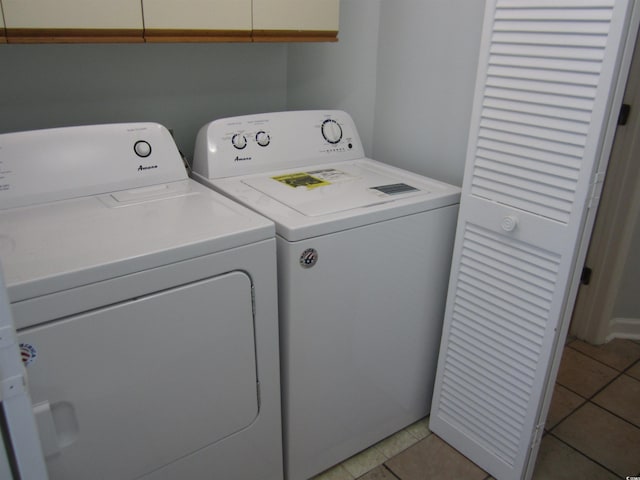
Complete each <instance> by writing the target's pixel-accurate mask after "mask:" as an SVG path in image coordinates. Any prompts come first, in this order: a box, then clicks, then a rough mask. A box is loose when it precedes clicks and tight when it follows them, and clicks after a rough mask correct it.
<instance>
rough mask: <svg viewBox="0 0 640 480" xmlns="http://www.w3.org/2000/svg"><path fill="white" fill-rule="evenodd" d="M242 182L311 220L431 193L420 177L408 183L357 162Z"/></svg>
mask: <svg viewBox="0 0 640 480" xmlns="http://www.w3.org/2000/svg"><path fill="white" fill-rule="evenodd" d="M242 183H244V184H246V185H248V186H250V187H252V188H254V189H256V190H258V191H260V192H261V193H263V194H265V195H267V196H269V197H271V198H273V199H274V200H276V201H278V202H280V203H282V204H284V205H286V206H288V207H289V208H292V209H294V210H296V211H297V212H299V213H301V214H303V215H305V216H308V217H318V216H322V215H329V214H333V213H338V212H344V211H348V210H353V209H356V208H363V207H370V206H374V205H380V204H384V203H389V202H393V201H395V200H398V199H401V198H402V199H404V198H407V197H411V196H416V195H424V194H428V193H430V191H431V189H430V186H429V184H428V183H426V182H420V181H418V179H417V178H415V179H411V180H408V179H407V178H401V177H400V176H399V175H394V174H393V173H391V172H385V171H382V170H380V169H378V168H376V166H375V165H374V164H371V163H364V162H357V161H356V162H342V163H341V164H339V165H335V164H334V165H328V166H320V167H318V166H316V167H310V168H306V169H305V168H301V169H296V170H292V171H288V172H280V173H277V174H274V173H272V174H268V175H265V176H260V177H249V178H245V179H243V180H242Z"/></svg>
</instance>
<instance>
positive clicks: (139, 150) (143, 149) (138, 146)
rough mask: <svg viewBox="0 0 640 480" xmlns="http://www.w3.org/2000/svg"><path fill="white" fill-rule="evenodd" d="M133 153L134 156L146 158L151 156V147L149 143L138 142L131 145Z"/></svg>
mask: <svg viewBox="0 0 640 480" xmlns="http://www.w3.org/2000/svg"><path fill="white" fill-rule="evenodd" d="M133 151H134V152H136V155H138V156H139V157H142V158H146V157H148V156H149V155H151V145H149V142H145V141H144V140H138V141H137V142H136V143H135V144H134V145H133Z"/></svg>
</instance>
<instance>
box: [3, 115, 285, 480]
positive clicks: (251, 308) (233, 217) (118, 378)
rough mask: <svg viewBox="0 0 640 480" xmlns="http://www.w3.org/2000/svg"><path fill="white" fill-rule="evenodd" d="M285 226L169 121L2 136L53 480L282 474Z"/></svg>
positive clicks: (31, 380) (10, 265) (17, 271)
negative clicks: (195, 169)
mask: <svg viewBox="0 0 640 480" xmlns="http://www.w3.org/2000/svg"><path fill="white" fill-rule="evenodd" d="M274 234H275V231H274V225H273V223H272V222H271V221H269V220H267V219H265V218H263V217H261V216H260V215H257V214H256V213H254V212H252V211H250V210H249V209H247V208H245V207H242V206H240V205H238V204H236V203H234V202H232V201H230V200H228V199H227V198H224V197H223V196H222V195H219V194H216V193H215V192H213V191H211V190H210V189H207V188H205V187H203V186H202V185H200V184H198V183H196V182H194V181H193V180H191V179H189V178H188V177H187V175H186V170H185V168H184V164H183V162H182V158H181V156H180V154H179V152H178V150H177V148H176V146H175V144H174V142H173V139H172V138H171V136H170V134H169V132H168V130H167V129H165V128H164V127H162V126H160V125H158V124H153V123H132V124H112V125H99V126H85V127H69V128H60V129H51V130H38V131H30V132H21V133H9V134H4V135H0V261H1V262H2V264H3V267H4V272H5V278H6V283H7V290H8V296H9V300H10V303H11V309H12V311H13V314H14V317H15V323H16V329H17V331H18V338H19V341H20V342H21V351H22V358H23V361H24V363H25V365H26V371H27V374H28V386H29V390H30V394H31V398H32V401H33V403H34V412H35V419H36V423H37V426H38V430H39V435H40V440H41V444H42V449H43V452H44V454H45V456H46V465H47V470H48V473H49V477H50V478H51V479H52V480H54V479H59V480H86V479H89V478H95V479H97V478H100V479H118V480H123V479H147V480H161V479H162V480H169V479H171V480H175V479H181V478H185V479H186V478H189V479H210V478H224V479H225V480H227V479H237V480H247V479H255V480H264V479H273V480H279V479H282V477H283V472H282V448H281V414H280V384H279V352H278V324H277V321H278V319H277V298H276V297H277V292H276V263H275V262H276V246H275V238H274Z"/></svg>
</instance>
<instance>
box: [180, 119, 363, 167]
mask: <svg viewBox="0 0 640 480" xmlns="http://www.w3.org/2000/svg"><path fill="white" fill-rule="evenodd" d="M363 157H364V150H363V148H362V144H361V142H360V137H359V136H358V131H357V130H356V127H355V124H354V123H353V119H352V118H351V116H349V114H347V113H346V112H343V111H341V110H306V111H292V112H276V113H266V114H258V115H245V116H240V117H231V118H225V119H221V120H215V121H213V122H210V123H208V124H206V125H205V126H204V127H202V128H201V129H200V131H199V132H198V136H197V139H196V146H195V152H194V158H193V171H194V172H196V173H198V174H199V175H201V176H203V177H205V178H208V179H214V178H225V177H233V176H237V175H249V174H254V173H263V172H271V171H276V170H279V169H288V168H293V167H297V166H302V165H310V164H314V165H318V164H322V163H332V162H339V161H344V160H356V159H358V158H363Z"/></svg>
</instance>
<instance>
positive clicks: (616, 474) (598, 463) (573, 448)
mask: <svg viewBox="0 0 640 480" xmlns="http://www.w3.org/2000/svg"><path fill="white" fill-rule="evenodd" d="M548 435H551V436H552V437H553V438H555V439H556V440H558V441H559V442H561V443H563V444H565V445H566V446H567V447H569V448H571V449H572V450H574V451H576V452H578V454H580V455H582V456H583V457H584V458H586V459H588V460H590V461H592V462H593V463H595V464H596V465H599V466H600V467H602V468H604V469H605V470H606V471H608V472H611V473H612V474H614V475H615V476H616V477H619V476H620V475H618V473H617V472H614V471H613V470H611V469H610V468H609V467H607V466H605V465H603V464H602V463H600V462H599V461H597V460H595V459H593V458H591V457H590V456H589V455H587V454H586V453H584V452H582V451H580V450H578V449H577V448H576V447H574V446H573V445H571V444H570V443H568V442H566V441H564V440H563V439H562V438H560V437H558V436H557V435H556V434H555V433H553V432H548Z"/></svg>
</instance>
